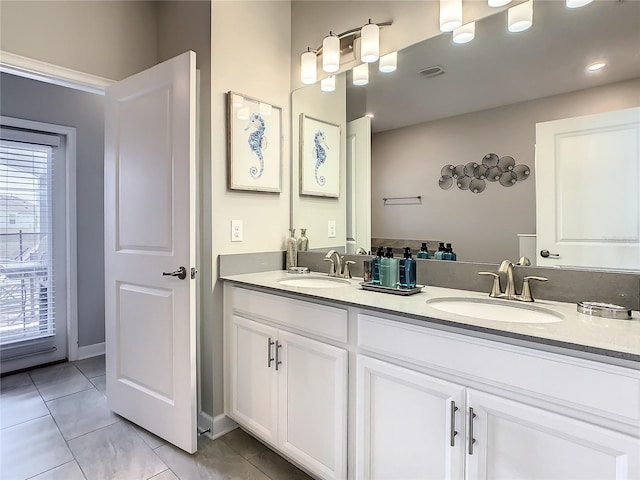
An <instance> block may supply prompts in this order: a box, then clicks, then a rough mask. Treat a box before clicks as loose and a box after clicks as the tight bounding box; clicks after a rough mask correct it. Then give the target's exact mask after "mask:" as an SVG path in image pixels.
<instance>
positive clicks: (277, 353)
mask: <svg viewBox="0 0 640 480" xmlns="http://www.w3.org/2000/svg"><path fill="white" fill-rule="evenodd" d="M281 348H282V344H281V343H280V342H278V340H276V372H277V371H278V366H279V365H282V361H281V360H280V349H281Z"/></svg>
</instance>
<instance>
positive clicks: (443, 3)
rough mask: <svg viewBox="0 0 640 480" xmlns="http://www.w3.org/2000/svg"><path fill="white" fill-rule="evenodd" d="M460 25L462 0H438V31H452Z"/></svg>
mask: <svg viewBox="0 0 640 480" xmlns="http://www.w3.org/2000/svg"><path fill="white" fill-rule="evenodd" d="M460 25H462V0H440V31H441V32H452V31H453V30H455V29H456V28H458V27H459V26H460Z"/></svg>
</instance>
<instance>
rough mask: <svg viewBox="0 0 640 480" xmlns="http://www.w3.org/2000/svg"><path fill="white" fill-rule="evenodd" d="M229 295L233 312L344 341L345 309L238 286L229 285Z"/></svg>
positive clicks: (345, 334)
mask: <svg viewBox="0 0 640 480" xmlns="http://www.w3.org/2000/svg"><path fill="white" fill-rule="evenodd" d="M230 298H231V302H232V306H233V307H232V308H233V310H234V311H235V312H237V313H243V314H245V315H249V316H250V317H254V318H261V319H266V320H269V321H272V322H275V323H278V324H280V325H285V326H289V327H291V328H294V329H296V330H299V331H302V332H307V333H310V334H313V335H318V336H321V337H325V338H328V339H331V340H336V341H338V342H341V343H347V340H348V321H347V319H348V314H347V311H346V310H345V309H341V308H335V307H328V306H326V305H320V304H317V303H311V302H301V301H299V300H293V299H291V298H287V297H280V296H277V295H271V294H268V293H262V292H257V291H255V290H249V289H245V288H238V287H232V289H231V295H230Z"/></svg>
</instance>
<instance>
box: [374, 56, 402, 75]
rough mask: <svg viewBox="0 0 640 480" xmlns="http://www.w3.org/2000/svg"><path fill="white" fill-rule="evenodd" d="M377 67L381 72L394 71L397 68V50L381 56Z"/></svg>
mask: <svg viewBox="0 0 640 480" xmlns="http://www.w3.org/2000/svg"><path fill="white" fill-rule="evenodd" d="M378 68H379V69H380V71H381V72H382V73H391V72H395V71H396V69H397V68H398V52H391V53H387V54H386V55H383V56H381V57H380V65H379V67H378Z"/></svg>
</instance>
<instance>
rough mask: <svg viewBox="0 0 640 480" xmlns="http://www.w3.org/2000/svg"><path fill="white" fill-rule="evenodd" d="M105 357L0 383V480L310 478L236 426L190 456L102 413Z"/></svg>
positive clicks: (205, 441) (106, 411) (104, 406)
mask: <svg viewBox="0 0 640 480" xmlns="http://www.w3.org/2000/svg"><path fill="white" fill-rule="evenodd" d="M104 372H105V365H104V356H100V357H93V358H89V359H86V360H80V361H78V362H73V363H64V364H59V365H54V366H52V367H45V368H40V369H36V370H32V371H30V372H27V373H19V374H16V375H11V376H8V377H4V378H2V379H0V478H1V479H2V480H22V479H33V480H110V479H114V480H115V479H120V480H148V479H153V480H176V479H177V480H200V479H212V480H218V479H225V480H226V479H238V480H240V479H242V480H289V479H291V480H309V479H310V478H311V477H309V476H308V475H306V474H305V473H304V472H302V471H301V470H299V469H298V468H296V467H295V466H293V465H292V464H290V463H289V462H287V461H286V460H284V459H283V458H282V457H280V456H279V455H277V454H276V453H274V452H273V451H272V450H270V449H269V448H267V447H266V446H265V445H263V444H262V443H260V442H258V441H257V440H255V439H254V438H252V437H251V436H249V435H247V434H246V433H245V432H243V431H242V430H240V429H236V430H234V431H232V432H230V433H228V434H226V435H224V436H223V437H221V438H219V439H216V440H210V439H208V438H205V437H201V438H200V439H199V440H198V452H197V453H195V454H194V455H189V454H187V453H185V452H183V451H182V450H180V449H178V448H176V447H174V446H173V445H170V444H167V443H166V442H165V441H164V440H162V439H161V438H158V437H156V436H155V435H153V434H151V433H149V432H147V431H146V430H144V429H142V428H140V427H138V426H136V425H133V424H132V423H130V422H128V421H127V420H125V419H123V418H122V417H120V416H118V415H116V414H114V413H113V412H111V411H109V409H108V408H107V402H106V398H105V374H104Z"/></svg>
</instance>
